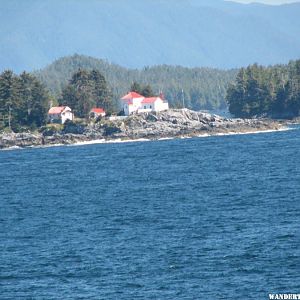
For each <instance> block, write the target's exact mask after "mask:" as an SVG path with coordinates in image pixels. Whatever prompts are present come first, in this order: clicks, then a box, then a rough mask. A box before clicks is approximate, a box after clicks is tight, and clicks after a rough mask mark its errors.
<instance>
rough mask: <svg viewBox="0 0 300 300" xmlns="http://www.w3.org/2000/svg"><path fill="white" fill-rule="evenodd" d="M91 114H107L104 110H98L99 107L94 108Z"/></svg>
mask: <svg viewBox="0 0 300 300" xmlns="http://www.w3.org/2000/svg"><path fill="white" fill-rule="evenodd" d="M91 112H93V113H96V114H103V113H105V111H104V109H103V108H97V107H94V108H92V110H91Z"/></svg>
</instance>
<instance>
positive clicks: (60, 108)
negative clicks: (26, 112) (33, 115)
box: [48, 106, 66, 115]
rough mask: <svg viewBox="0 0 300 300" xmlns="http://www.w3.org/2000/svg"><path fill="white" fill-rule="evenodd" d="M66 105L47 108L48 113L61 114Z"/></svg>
mask: <svg viewBox="0 0 300 300" xmlns="http://www.w3.org/2000/svg"><path fill="white" fill-rule="evenodd" d="M65 108H66V106H53V107H51V108H50V109H49V111H48V114H49V115H57V114H61V113H62V112H63V111H64V110H65Z"/></svg>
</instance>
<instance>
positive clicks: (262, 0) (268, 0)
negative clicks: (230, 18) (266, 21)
mask: <svg viewBox="0 0 300 300" xmlns="http://www.w3.org/2000/svg"><path fill="white" fill-rule="evenodd" d="M232 1H235V2H241V3H250V2H260V3H265V4H272V5H274V4H275V5H278V4H285V3H292V2H300V0H232Z"/></svg>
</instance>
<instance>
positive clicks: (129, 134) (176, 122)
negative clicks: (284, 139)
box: [0, 109, 282, 149]
mask: <svg viewBox="0 0 300 300" xmlns="http://www.w3.org/2000/svg"><path fill="white" fill-rule="evenodd" d="M281 127H282V125H281V124H280V123H278V122H276V121H273V120H269V119H227V118H222V117H220V116H217V115H211V114H208V113H204V112H196V111H192V110H188V109H174V110H168V111H165V112H151V113H143V114H138V115H132V116H129V117H127V118H123V119H117V120H114V121H108V120H104V121H100V122H98V123H96V124H93V125H87V126H82V125H78V127H76V125H74V124H72V126H71V127H70V126H67V127H65V128H64V130H62V131H60V132H50V133H49V131H45V132H44V133H43V132H42V133H3V134H0V149H3V148H8V147H13V146H17V147H29V146H41V145H54V144H74V143H77V142H84V141H92V140H97V139H106V140H113V139H124V140H133V139H141V138H144V139H145V138H146V139H159V138H165V137H179V136H200V135H204V134H211V135H215V134H219V133H243V132H255V131H263V130H278V129H280V128H281Z"/></svg>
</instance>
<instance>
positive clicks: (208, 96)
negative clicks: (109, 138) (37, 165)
mask: <svg viewBox="0 0 300 300" xmlns="http://www.w3.org/2000/svg"><path fill="white" fill-rule="evenodd" d="M78 69H85V70H93V69H95V70H98V71H100V72H101V73H102V74H103V75H104V77H105V78H106V80H107V82H108V85H109V86H110V89H111V92H112V95H113V97H114V100H115V102H116V101H118V100H119V99H120V97H121V96H122V95H123V94H125V93H126V92H128V91H129V89H130V87H131V85H132V83H133V82H139V83H141V84H149V85H151V87H152V89H153V91H154V92H155V93H157V94H159V92H160V91H161V92H163V93H164V95H165V97H166V98H167V99H168V100H169V102H170V104H171V105H172V106H173V107H174V106H176V107H180V106H181V105H182V100H183V98H184V102H185V106H186V107H189V108H192V109H195V110H199V109H214V108H222V107H225V106H226V101H225V93H226V89H227V87H228V85H229V83H230V82H233V81H234V79H235V76H236V74H237V71H236V70H229V71H223V70H217V69H212V68H185V67H180V66H168V65H162V66H154V67H146V68H144V69H142V70H138V69H126V68H124V67H120V66H118V65H115V64H111V63H108V62H106V61H104V60H100V59H96V58H92V57H87V56H83V55H73V56H69V57H64V58H61V59H58V60H56V61H55V62H54V63H52V64H51V65H49V66H48V67H46V68H45V69H42V70H40V71H37V72H35V73H34V74H35V76H37V78H39V79H40V80H41V81H42V82H43V83H44V84H45V85H46V86H47V87H48V88H49V90H50V91H51V92H52V93H53V94H54V95H55V96H56V97H58V98H59V97H60V96H61V92H62V90H63V88H64V86H65V85H66V84H67V83H68V81H69V80H70V79H71V77H72V75H73V74H74V73H75V72H76V71H78ZM182 91H183V93H182Z"/></svg>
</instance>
